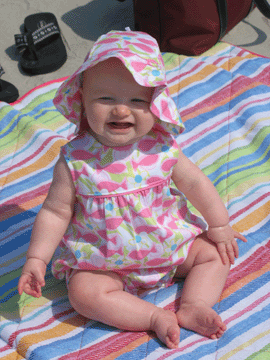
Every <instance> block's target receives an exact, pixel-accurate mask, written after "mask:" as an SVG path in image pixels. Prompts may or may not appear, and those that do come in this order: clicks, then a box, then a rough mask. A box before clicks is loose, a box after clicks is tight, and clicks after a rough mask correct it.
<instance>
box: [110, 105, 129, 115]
mask: <svg viewBox="0 0 270 360" xmlns="http://www.w3.org/2000/svg"><path fill="white" fill-rule="evenodd" d="M112 113H113V115H115V116H119V117H125V116H129V115H130V113H131V111H130V108H129V107H128V106H126V105H123V104H117V105H115V107H114V108H113V111H112Z"/></svg>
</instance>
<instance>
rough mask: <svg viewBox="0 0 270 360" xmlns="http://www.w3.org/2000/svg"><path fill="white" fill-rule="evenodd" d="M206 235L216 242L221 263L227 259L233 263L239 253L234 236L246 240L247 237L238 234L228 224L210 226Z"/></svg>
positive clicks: (224, 262) (225, 262)
mask: <svg viewBox="0 0 270 360" xmlns="http://www.w3.org/2000/svg"><path fill="white" fill-rule="evenodd" d="M207 236H208V238H209V239H210V240H212V241H213V242H214V243H215V244H216V246H217V250H218V252H219V255H220V257H221V260H222V262H223V264H227V261H228V259H229V262H230V263H231V264H234V258H237V257H238V255H239V249H238V245H237V242H236V240H235V238H237V239H240V240H242V241H244V242H247V239H246V238H245V237H244V236H243V235H241V234H239V232H237V231H235V230H233V229H232V228H231V227H230V225H229V224H228V225H225V226H220V227H211V226H210V227H209V229H208V231H207Z"/></svg>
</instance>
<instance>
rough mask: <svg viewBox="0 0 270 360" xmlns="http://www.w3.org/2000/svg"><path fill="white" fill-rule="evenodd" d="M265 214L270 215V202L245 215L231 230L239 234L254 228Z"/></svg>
mask: <svg viewBox="0 0 270 360" xmlns="http://www.w3.org/2000/svg"><path fill="white" fill-rule="evenodd" d="M267 214H270V201H268V202H267V203H265V204H263V205H262V206H261V207H259V208H258V209H256V210H255V211H253V212H252V213H251V214H249V215H247V216H246V217H245V218H244V219H242V220H240V221H238V222H237V223H236V224H234V225H233V228H234V229H235V230H237V231H238V232H240V233H242V232H244V231H247V230H250V229H251V228H252V227H254V226H256V225H257V224H259V223H260V222H261V221H262V220H263V219H265V218H266V216H267Z"/></svg>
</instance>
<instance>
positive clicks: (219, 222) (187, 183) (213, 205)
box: [172, 149, 246, 264]
mask: <svg viewBox="0 0 270 360" xmlns="http://www.w3.org/2000/svg"><path fill="white" fill-rule="evenodd" d="M179 151H180V153H179V154H180V155H179V160H178V163H177V164H176V166H175V168H174V171H173V175H172V179H173V181H174V183H175V185H176V187H177V188H178V189H179V190H180V191H181V192H183V194H185V196H186V197H187V199H188V200H189V201H190V202H191V203H192V205H193V206H195V208H196V209H197V210H198V211H199V212H200V213H201V214H202V216H203V217H204V219H205V220H206V222H207V223H208V226H209V230H208V236H209V238H210V239H211V240H212V241H213V242H215V243H216V245H217V249H218V252H219V254H220V256H221V258H222V261H223V262H224V263H226V261H227V260H228V259H229V261H230V262H231V263H232V264H233V263H234V257H238V245H237V243H236V241H235V238H239V239H241V240H242V241H246V239H245V237H244V236H242V235H241V234H239V233H238V232H236V231H234V230H233V229H232V228H231V227H230V225H229V215H228V211H227V209H226V207H225V205H224V204H223V202H222V200H221V198H220V196H219V194H218V192H217V190H216V188H215V187H214V185H213V184H212V183H211V181H210V180H209V179H208V177H207V176H206V175H205V174H204V173H203V172H202V171H201V170H200V169H199V168H198V167H197V166H196V165H195V164H193V163H192V162H191V161H190V160H189V159H188V158H187V157H186V156H185V155H184V154H183V152H182V151H181V150H180V149H179Z"/></svg>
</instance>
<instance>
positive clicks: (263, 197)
mask: <svg viewBox="0 0 270 360" xmlns="http://www.w3.org/2000/svg"><path fill="white" fill-rule="evenodd" d="M269 195H270V192H268V193H266V194H264V195H262V196H260V197H259V198H258V199H256V200H255V201H253V202H252V203H250V204H249V205H247V206H246V207H244V208H242V209H241V210H239V211H237V212H236V213H235V214H233V215H232V216H230V221H232V220H234V219H235V218H237V217H238V216H240V215H242V214H243V213H244V212H246V211H247V210H249V209H251V208H252V207H253V206H254V205H257V204H258V203H259V202H261V201H262V200H264V199H265V198H267V197H268V196H269Z"/></svg>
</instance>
